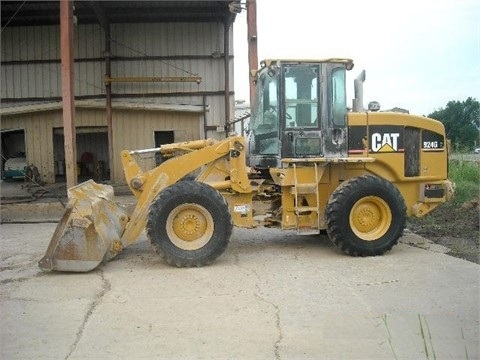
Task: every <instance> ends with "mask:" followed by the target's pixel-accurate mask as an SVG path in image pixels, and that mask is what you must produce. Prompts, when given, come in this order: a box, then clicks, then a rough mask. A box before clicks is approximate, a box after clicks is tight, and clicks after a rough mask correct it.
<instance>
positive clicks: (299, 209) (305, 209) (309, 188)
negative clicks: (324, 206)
mask: <svg viewBox="0 0 480 360" xmlns="http://www.w3.org/2000/svg"><path fill="white" fill-rule="evenodd" d="M313 165H314V170H315V182H312V183H310V182H308V183H299V182H298V176H297V165H296V164H295V163H294V164H293V178H294V187H293V189H292V192H293V194H294V197H295V204H294V212H295V217H296V223H297V234H300V235H313V234H318V233H320V230H319V229H320V205H319V204H320V194H319V191H318V183H319V181H320V179H319V177H318V164H317V163H314V164H313ZM306 194H314V195H315V204H310V205H309V206H303V205H301V204H299V201H298V199H299V195H306ZM312 205H313V206H312ZM311 212H313V213H316V214H317V224H316V226H315V227H303V226H302V227H300V216H301V215H302V213H311Z"/></svg>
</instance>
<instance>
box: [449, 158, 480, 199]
mask: <svg viewBox="0 0 480 360" xmlns="http://www.w3.org/2000/svg"><path fill="white" fill-rule="evenodd" d="M448 177H449V178H450V180H452V181H453V182H454V183H455V197H454V199H453V202H454V203H455V204H456V205H462V204H464V203H466V202H468V201H471V200H474V199H478V197H479V195H480V188H479V186H480V185H479V184H480V163H479V162H475V161H464V160H450V163H449V173H448Z"/></svg>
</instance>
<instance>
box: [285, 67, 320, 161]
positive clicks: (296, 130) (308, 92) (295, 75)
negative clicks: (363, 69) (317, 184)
mask: <svg viewBox="0 0 480 360" xmlns="http://www.w3.org/2000/svg"><path fill="white" fill-rule="evenodd" d="M320 71H321V67H320V64H299V63H296V64H284V66H283V67H282V89H281V90H282V91H281V96H282V97H283V101H282V105H283V106H282V119H283V124H282V125H283V131H282V135H281V137H282V157H283V158H304V157H319V156H323V151H322V148H323V142H322V131H321V130H322V129H321V124H322V119H321V109H320V101H319V99H320V98H321V91H320Z"/></svg>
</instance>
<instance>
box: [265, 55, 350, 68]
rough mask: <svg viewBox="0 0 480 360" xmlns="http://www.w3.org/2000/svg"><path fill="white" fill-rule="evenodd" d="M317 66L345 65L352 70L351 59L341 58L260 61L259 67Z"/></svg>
mask: <svg viewBox="0 0 480 360" xmlns="http://www.w3.org/2000/svg"><path fill="white" fill-rule="evenodd" d="M277 63H278V64H279V65H280V64H319V63H337V64H345V67H346V68H347V70H351V69H352V68H353V60H352V59H342V58H327V59H265V60H262V61H260V66H261V67H265V66H271V65H274V64H277Z"/></svg>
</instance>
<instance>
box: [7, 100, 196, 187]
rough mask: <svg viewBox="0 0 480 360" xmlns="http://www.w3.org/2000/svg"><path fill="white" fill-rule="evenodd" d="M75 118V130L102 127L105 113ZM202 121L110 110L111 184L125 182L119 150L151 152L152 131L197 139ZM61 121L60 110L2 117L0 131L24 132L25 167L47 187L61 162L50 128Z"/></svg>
mask: <svg viewBox="0 0 480 360" xmlns="http://www.w3.org/2000/svg"><path fill="white" fill-rule="evenodd" d="M75 118H76V127H77V128H82V127H96V128H98V127H102V128H104V127H105V126H106V121H105V110H95V109H76V111H75ZM202 118H203V115H201V114H198V113H180V112H157V111H148V112H147V111H125V110H114V112H113V138H114V141H113V147H114V164H113V167H111V172H112V175H113V177H112V178H111V181H112V182H114V183H124V182H125V180H124V176H123V167H122V164H121V160H120V151H121V150H122V149H130V150H133V149H142V148H153V147H154V146H155V142H154V131H168V130H173V131H174V136H175V141H188V140H195V139H199V137H200V128H201V126H200V124H201V119H202ZM62 121H63V119H62V112H61V110H55V111H46V112H41V113H31V114H20V115H9V116H4V117H2V129H3V130H21V129H23V130H24V131H25V152H26V158H27V163H28V164H34V165H35V166H37V167H38V169H39V171H40V174H41V176H42V181H45V182H48V183H53V182H55V161H58V160H63V159H59V158H55V156H54V155H55V154H54V140H53V139H54V137H53V133H54V128H61V127H62V125H63V124H62ZM126 134H128V136H127V135H126ZM92 150H95V144H92ZM98 156H99V157H102V156H104V155H101V154H100V155H97V157H98ZM80 157H81V154H80V153H79V151H77V161H80ZM107 160H108V157H107ZM139 163H140V164H141V166H142V167H143V168H144V170H148V169H151V168H152V167H153V166H154V159H153V157H149V158H146V159H145V160H141V161H139Z"/></svg>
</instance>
